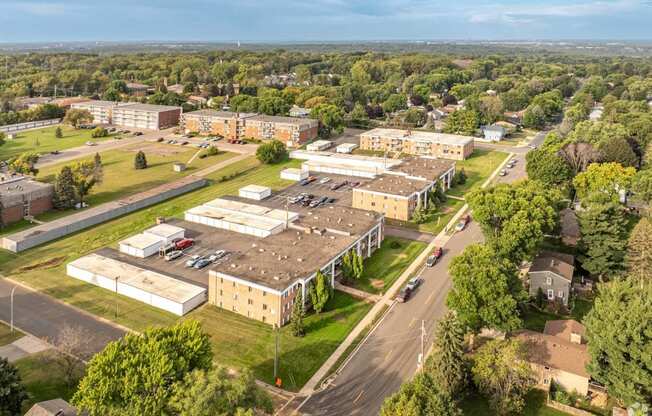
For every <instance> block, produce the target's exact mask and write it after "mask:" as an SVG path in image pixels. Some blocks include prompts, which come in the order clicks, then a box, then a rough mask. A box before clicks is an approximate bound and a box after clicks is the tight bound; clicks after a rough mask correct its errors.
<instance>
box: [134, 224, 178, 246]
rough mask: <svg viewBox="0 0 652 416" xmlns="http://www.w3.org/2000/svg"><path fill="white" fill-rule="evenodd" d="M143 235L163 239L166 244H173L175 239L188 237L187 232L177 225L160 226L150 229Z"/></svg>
mask: <svg viewBox="0 0 652 416" xmlns="http://www.w3.org/2000/svg"><path fill="white" fill-rule="evenodd" d="M143 234H149V235H153V236H155V237H160V238H162V239H163V242H164V243H165V244H167V243H170V242H172V241H173V240H175V239H178V238H183V237H185V235H186V230H184V229H183V228H181V227H177V226H176V225H171V224H159V225H157V226H155V227H152V228H149V229H147V230H145V231H144V233H143Z"/></svg>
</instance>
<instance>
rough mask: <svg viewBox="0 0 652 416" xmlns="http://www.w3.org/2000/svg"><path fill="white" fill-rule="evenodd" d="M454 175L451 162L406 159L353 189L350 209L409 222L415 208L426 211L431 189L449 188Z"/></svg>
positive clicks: (453, 163) (453, 164) (430, 159)
mask: <svg viewBox="0 0 652 416" xmlns="http://www.w3.org/2000/svg"><path fill="white" fill-rule="evenodd" d="M454 175H455V162H453V161H450V160H442V159H432V158H412V159H408V160H405V161H404V162H403V163H402V164H401V165H398V166H395V167H392V168H391V169H390V170H387V171H386V172H385V173H383V174H381V175H378V176H376V177H375V178H374V179H372V180H371V181H369V182H367V183H365V184H362V185H360V186H359V187H356V188H353V199H352V206H353V207H354V208H358V209H363V210H368V211H375V212H378V213H381V214H383V215H384V216H386V217H387V218H392V219H396V220H400V221H409V220H410V219H411V218H412V215H413V214H414V211H415V210H416V209H417V207H418V206H422V207H423V208H428V204H429V201H428V199H429V198H428V195H429V193H430V192H431V191H432V190H433V189H434V188H435V186H441V187H442V188H443V189H444V190H447V189H448V188H450V186H451V184H452V181H453V176H454ZM438 184H439V185H438Z"/></svg>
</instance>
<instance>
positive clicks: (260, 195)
mask: <svg viewBox="0 0 652 416" xmlns="http://www.w3.org/2000/svg"><path fill="white" fill-rule="evenodd" d="M271 194H272V188H270V187H268V186H260V185H247V186H245V187H242V188H240V190H239V191H238V195H239V196H240V198H247V199H253V200H255V201H262V200H263V199H265V198H267V197H269V196H270V195H271Z"/></svg>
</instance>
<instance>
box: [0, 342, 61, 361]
mask: <svg viewBox="0 0 652 416" xmlns="http://www.w3.org/2000/svg"><path fill="white" fill-rule="evenodd" d="M48 349H50V346H49V345H48V344H47V343H46V342H44V341H42V340H40V339H38V338H36V337H33V336H31V335H26V336H24V337H22V338H20V339H17V340H16V341H14V342H12V343H11V344H8V345H4V346H2V347H0V357H3V358H6V359H8V360H9V362H10V363H13V362H15V361H18V360H20V359H21V358H24V357H27V356H28V355H31V354H36V353H38V352H41V351H45V350H48Z"/></svg>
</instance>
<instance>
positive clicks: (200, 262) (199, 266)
mask: <svg viewBox="0 0 652 416" xmlns="http://www.w3.org/2000/svg"><path fill="white" fill-rule="evenodd" d="M211 263H212V262H211V261H210V260H208V259H199V260H197V261H196V262H195V264H193V266H192V267H193V268H195V269H203V268H204V267H206V266H208V265H209V264H211Z"/></svg>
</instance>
